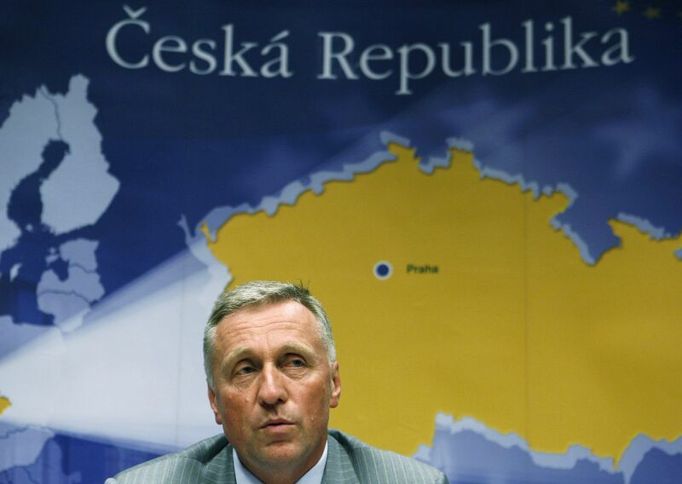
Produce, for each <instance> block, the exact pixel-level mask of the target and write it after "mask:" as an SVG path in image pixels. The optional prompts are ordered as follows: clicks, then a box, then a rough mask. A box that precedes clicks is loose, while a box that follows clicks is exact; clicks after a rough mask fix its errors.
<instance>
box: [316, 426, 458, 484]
mask: <svg viewBox="0 0 682 484" xmlns="http://www.w3.org/2000/svg"><path fill="white" fill-rule="evenodd" d="M329 452H330V457H329V458H332V456H331V454H332V453H336V454H337V455H336V456H334V459H335V460H337V461H340V462H341V463H342V464H343V462H344V461H346V463H347V464H346V466H348V465H350V466H352V468H353V470H354V471H355V474H356V475H357V476H358V478H359V480H360V482H363V483H364V482H371V483H377V484H379V483H387V484H388V483H411V484H422V483H423V484H447V482H448V481H447V478H446V477H445V475H444V474H443V473H442V472H441V471H439V470H438V469H435V468H433V467H431V466H429V465H426V464H424V463H422V462H419V461H417V460H415V459H411V458H409V457H405V456H402V455H400V454H396V453H395V452H391V451H387V450H381V449H377V448H376V447H372V446H370V445H368V444H366V443H364V442H362V441H361V440H359V439H356V438H355V437H352V436H350V435H347V434H344V433H343V432H340V431H338V430H330V431H329ZM338 454H341V455H340V456H339V455H338ZM328 464H329V460H328Z"/></svg>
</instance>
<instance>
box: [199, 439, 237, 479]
mask: <svg viewBox="0 0 682 484" xmlns="http://www.w3.org/2000/svg"><path fill="white" fill-rule="evenodd" d="M232 452H234V449H233V448H232V446H231V445H229V444H228V445H227V446H225V448H224V449H223V450H222V451H221V452H220V453H219V454H218V455H217V456H216V457H215V458H213V459H211V461H210V462H208V463H207V464H206V466H205V467H204V471H203V473H202V480H201V482H202V484H236V482H237V479H236V477H235V476H234V462H233V461H232Z"/></svg>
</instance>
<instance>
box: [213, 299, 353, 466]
mask: <svg viewBox="0 0 682 484" xmlns="http://www.w3.org/2000/svg"><path fill="white" fill-rule="evenodd" d="M213 380H214V387H215V389H214V390H211V389H210V388H209V399H210V402H211V408H212V409H213V413H214V414H215V419H216V422H217V423H218V424H220V425H222V426H223V430H224V431H225V435H226V436H227V439H228V440H229V441H230V443H231V444H232V445H233V446H234V447H235V448H236V449H237V453H238V454H239V457H240V460H241V461H242V463H243V464H245V465H246V466H247V467H248V468H249V469H250V470H251V471H257V469H262V468H266V469H273V470H275V469H277V468H280V469H282V471H284V470H285V469H287V470H289V471H291V470H292V469H295V470H296V472H299V471H300V473H301V475H302V474H303V473H304V472H306V471H307V470H308V469H310V468H311V467H312V466H313V465H314V464H315V463H316V462H317V460H318V459H319V458H320V456H321V455H322V452H323V450H324V445H325V442H326V439H327V423H328V420H329V408H333V407H336V406H337V405H338V403H339V397H340V394H341V382H340V379H339V370H338V364H337V363H333V364H330V363H329V360H328V357H327V352H326V349H325V346H324V343H323V341H322V337H321V335H320V329H319V326H318V323H317V321H316V320H315V317H314V316H313V314H312V313H311V312H310V311H309V310H308V309H307V308H305V307H304V306H303V305H301V304H299V303H297V302H295V301H285V302H281V303H276V304H269V305H264V306H255V307H247V308H244V309H241V310H239V311H237V312H235V313H232V314H230V315H229V316H227V317H226V318H224V319H223V320H222V321H221V322H220V323H219V324H218V326H217V332H216V340H215V353H214V361H213Z"/></svg>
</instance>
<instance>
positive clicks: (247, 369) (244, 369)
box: [234, 365, 256, 376]
mask: <svg viewBox="0 0 682 484" xmlns="http://www.w3.org/2000/svg"><path fill="white" fill-rule="evenodd" d="M254 371H256V368H254V367H253V366H250V365H240V366H238V367H237V368H235V370H234V374H235V375H237V376H240V375H249V374H251V373H253V372H254Z"/></svg>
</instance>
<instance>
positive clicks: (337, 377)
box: [329, 361, 341, 408]
mask: <svg viewBox="0 0 682 484" xmlns="http://www.w3.org/2000/svg"><path fill="white" fill-rule="evenodd" d="M331 386H332V392H331V398H330V399H329V407H330V408H336V407H338V406H339V400H340V399H341V374H340V373H339V362H338V361H335V362H334V363H332V382H331Z"/></svg>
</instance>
